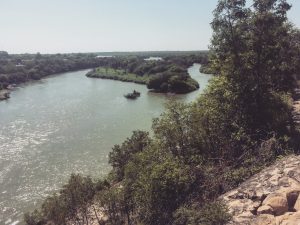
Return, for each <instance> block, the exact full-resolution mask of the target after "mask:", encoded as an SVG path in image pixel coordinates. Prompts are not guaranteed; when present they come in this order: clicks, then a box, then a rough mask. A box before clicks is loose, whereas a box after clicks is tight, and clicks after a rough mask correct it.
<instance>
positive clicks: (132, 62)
mask: <svg viewBox="0 0 300 225" xmlns="http://www.w3.org/2000/svg"><path fill="white" fill-rule="evenodd" d="M192 60H196V59H195V58H193V57H192V56H187V57H166V58H164V60H153V61H151V60H144V59H143V58H142V57H115V58H112V59H110V61H107V63H106V64H103V66H100V67H97V68H95V69H93V70H92V71H90V72H88V73H87V74H86V76H87V77H90V78H102V79H112V80H119V81H124V82H133V83H137V84H145V85H147V88H148V89H150V90H151V91H154V92H160V93H168V92H170V93H175V94H185V93H189V92H192V91H195V90H197V89H199V84H198V82H197V81H196V80H194V79H193V78H191V77H190V75H189V74H188V72H187V68H188V67H189V66H191V65H192V64H193V63H192ZM196 61H197V60H196Z"/></svg>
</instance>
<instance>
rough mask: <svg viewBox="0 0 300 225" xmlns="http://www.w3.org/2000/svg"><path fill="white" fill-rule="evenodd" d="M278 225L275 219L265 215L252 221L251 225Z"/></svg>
mask: <svg viewBox="0 0 300 225" xmlns="http://www.w3.org/2000/svg"><path fill="white" fill-rule="evenodd" d="M258 224H259V225H276V222H275V217H274V216H272V215H267V214H263V215H260V216H258V217H257V218H255V219H254V220H253V221H251V225H258Z"/></svg>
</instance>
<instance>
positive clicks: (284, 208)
mask: <svg viewBox="0 0 300 225" xmlns="http://www.w3.org/2000/svg"><path fill="white" fill-rule="evenodd" d="M299 191H300V156H296V155H290V156H287V157H284V158H282V159H280V160H278V161H277V162H276V163H274V164H273V165H272V166H270V167H268V168H265V169H264V170H262V171H261V172H260V173H258V174H256V175H254V176H253V177H251V178H250V179H248V180H247V181H245V182H243V183H242V184H241V185H240V186H239V187H238V188H236V189H234V190H231V191H230V192H228V193H225V194H224V195H222V196H221V197H220V199H221V200H223V201H224V202H225V203H226V204H227V206H228V208H229V212H230V213H232V215H233V221H232V222H231V223H230V224H235V225H236V224H239V225H246V224H260V223H255V222H254V223H253V221H263V222H262V224H268V221H269V222H270V221H271V222H270V223H269V224H276V223H275V221H277V220H279V219H280V220H282V221H284V223H285V224H286V225H287V224H288V221H289V220H290V221H292V222H291V224H293V223H294V221H297V220H298V217H297V215H298V214H297V213H298V212H300V192H299ZM298 193H299V194H298ZM297 195H298V196H297ZM268 207H272V209H273V207H275V209H274V210H273V213H271V214H274V215H271V214H270V208H268ZM296 210H297V212H295V211H296ZM267 213H268V214H267ZM295 213H296V214H295ZM282 214H283V215H282ZM276 225H281V224H280V223H277V224H276ZM297 225H300V223H298V224H297Z"/></svg>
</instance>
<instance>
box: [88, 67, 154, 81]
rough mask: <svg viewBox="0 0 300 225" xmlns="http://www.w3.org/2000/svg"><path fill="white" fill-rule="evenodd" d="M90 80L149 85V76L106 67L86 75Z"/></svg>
mask: <svg viewBox="0 0 300 225" xmlns="http://www.w3.org/2000/svg"><path fill="white" fill-rule="evenodd" d="M86 76H87V77H90V78H102V79H111V80H119V81H123V82H133V83H137V84H147V83H148V81H149V76H148V75H145V76H139V75H137V74H134V73H128V72H126V71H125V70H122V69H113V68H106V67H98V68H96V69H94V70H92V71H90V72H89V73H87V75H86Z"/></svg>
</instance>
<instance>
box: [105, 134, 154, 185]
mask: <svg viewBox="0 0 300 225" xmlns="http://www.w3.org/2000/svg"><path fill="white" fill-rule="evenodd" d="M150 142H151V139H150V138H149V133H148V132H144V131H133V134H132V136H131V137H130V138H127V140H126V141H124V142H123V143H122V144H121V145H115V146H114V147H113V149H112V152H110V153H109V163H110V164H111V165H112V167H113V169H114V171H115V173H116V175H117V179H118V180H122V178H123V177H124V169H125V165H126V164H127V163H128V162H129V160H130V159H131V158H132V156H133V155H134V154H136V153H138V152H141V151H143V150H144V149H145V148H146V147H147V146H148V145H149V144H150Z"/></svg>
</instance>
